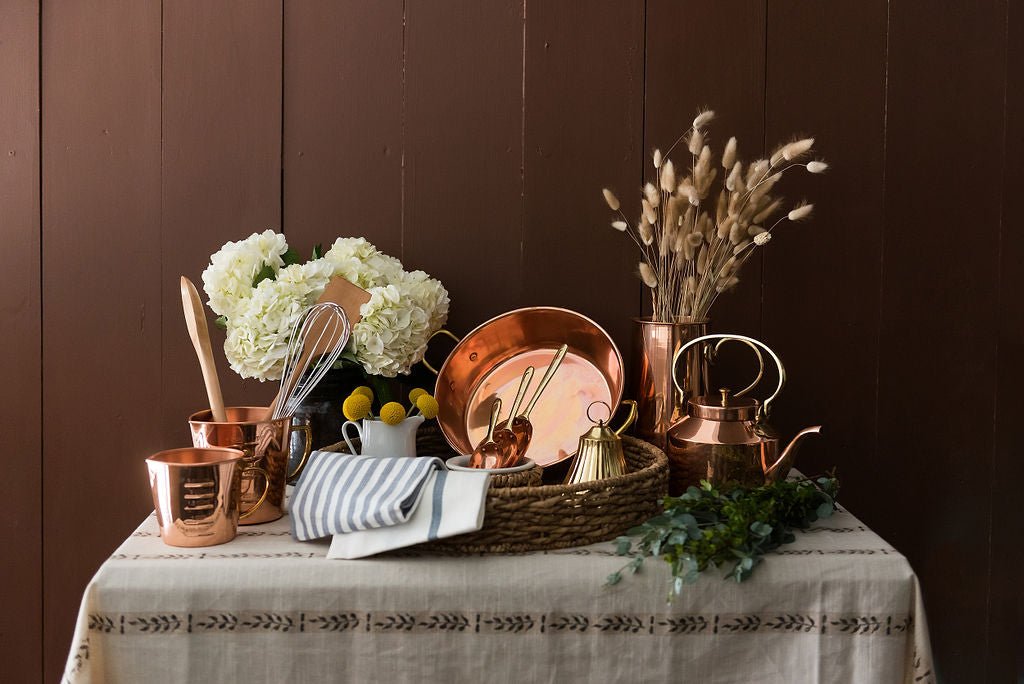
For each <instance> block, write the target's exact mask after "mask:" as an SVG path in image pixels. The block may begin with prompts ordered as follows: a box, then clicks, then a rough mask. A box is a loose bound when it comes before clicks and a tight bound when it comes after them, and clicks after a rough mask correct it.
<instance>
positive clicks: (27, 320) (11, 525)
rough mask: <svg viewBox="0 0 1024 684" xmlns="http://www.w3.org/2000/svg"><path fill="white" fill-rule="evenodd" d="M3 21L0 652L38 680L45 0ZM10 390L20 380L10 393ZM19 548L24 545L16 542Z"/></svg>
mask: <svg viewBox="0 0 1024 684" xmlns="http://www.w3.org/2000/svg"><path fill="white" fill-rule="evenodd" d="M3 17H4V18H3V21H0V93H3V96H0V207H2V209H0V212H2V215H3V220H2V221H0V230H2V231H3V236H4V244H5V245H6V248H7V250H8V252H9V254H8V258H7V259H6V260H5V262H6V263H5V268H4V270H3V276H0V320H2V321H3V327H4V329H5V330H7V331H16V333H15V334H11V332H8V333H7V334H5V336H4V338H5V339H4V353H3V354H2V355H0V377H3V378H4V379H5V381H6V383H7V384H8V391H6V392H4V393H3V395H2V398H0V416H2V417H0V429H2V433H3V434H4V435H6V439H5V450H6V451H7V453H9V454H10V455H11V457H10V458H8V459H7V463H6V466H5V478H7V479H8V481H9V482H11V483H15V484H14V485H13V486H9V487H7V488H6V494H5V497H4V499H5V514H4V516H3V518H2V520H0V546H2V547H3V548H4V549H6V551H5V552H4V554H3V557H2V558H0V586H2V589H0V600H2V602H3V606H4V610H3V612H2V614H0V653H2V654H3V669H4V676H5V678H7V679H9V681H16V682H35V681H40V680H41V676H42V673H41V672H40V664H41V663H42V570H43V567H42V520H41V519H40V517H39V496H40V494H41V492H42V486H43V485H42V450H41V448H40V443H39V437H40V434H41V432H40V431H41V423H40V419H41V416H40V412H41V407H40V398H41V390H42V388H41V380H42V367H41V361H40V345H41V340H40V335H41V331H40V313H39V307H40V304H41V302H40V293H39V289H40V278H39V270H40V257H39V231H40V227H39V2H38V0H15V1H13V2H7V3H4V10H3ZM10 388H14V390H13V391H12V390H11V389H10ZM15 549H17V552H14V550H15Z"/></svg>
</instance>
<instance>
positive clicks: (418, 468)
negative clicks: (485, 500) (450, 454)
mask: <svg viewBox="0 0 1024 684" xmlns="http://www.w3.org/2000/svg"><path fill="white" fill-rule="evenodd" d="M443 468H444V464H443V463H442V461H441V459H439V458H408V457H383V456H369V455H367V456H352V455H350V454H339V453H334V452H329V451H316V452H314V453H313V454H312V455H310V457H309V464H308V465H307V466H306V469H305V471H304V472H303V473H302V477H300V478H299V482H298V484H297V485H296V486H295V493H294V494H293V495H292V499H291V511H290V512H291V519H292V521H291V522H292V536H293V537H295V538H296V539H298V540H299V541H308V540H310V539H320V538H321V537H327V536H330V535H334V534H343V533H347V532H355V531H358V530H368V529H372V528H378V527H389V526H392V525H401V524H402V523H405V522H406V521H408V519H409V517H410V516H411V515H412V513H413V511H415V510H416V506H417V504H418V503H419V500H420V497H422V496H423V491H424V484H426V482H427V480H428V479H429V478H430V475H431V474H432V473H434V472H435V471H437V470H439V469H443Z"/></svg>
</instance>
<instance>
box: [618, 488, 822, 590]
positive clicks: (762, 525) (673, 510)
mask: <svg viewBox="0 0 1024 684" xmlns="http://www.w3.org/2000/svg"><path fill="white" fill-rule="evenodd" d="M838 491H839V480H837V479H836V478H835V476H834V475H831V474H830V475H829V476H828V477H820V478H818V479H817V480H816V481H811V480H808V479H802V480H786V481H782V482H774V483H771V484H766V485H764V486H761V487H756V488H753V489H743V488H740V487H737V488H734V489H730V490H725V491H720V490H719V489H716V488H715V487H712V486H711V485H710V484H709V483H708V482H706V481H702V482H701V485H700V487H690V488H689V489H687V490H686V493H685V494H683V495H682V496H678V497H665V500H664V507H665V510H664V512H662V513H660V514H659V515H656V516H654V517H653V518H651V519H650V520H648V521H647V522H645V523H644V524H642V525H640V526H639V527H635V528H633V529H632V530H630V531H629V532H628V533H627V536H624V537H619V538H618V539H617V540H616V543H617V545H618V549H617V551H618V554H619V555H620V556H632V560H630V562H629V563H628V564H627V565H625V566H624V567H623V568H621V569H620V570H617V571H616V572H613V573H612V574H611V575H608V578H607V583H608V584H609V585H611V584H618V583H619V582H620V581H621V580H622V576H623V573H624V572H625V571H627V570H628V571H630V572H632V573H636V572H638V571H639V570H640V569H641V567H643V563H644V560H645V559H646V558H647V557H648V556H661V557H662V558H663V559H664V560H665V561H666V562H667V563H668V564H669V565H670V566H671V569H672V578H673V580H672V587H671V590H670V591H669V596H668V600H669V601H671V600H672V599H673V598H675V597H676V596H677V595H679V594H680V593H681V592H682V590H683V585H684V584H692V583H694V582H696V581H697V577H698V576H699V575H700V573H701V572H703V571H704V570H706V569H707V568H708V567H712V568H715V567H718V566H719V565H723V564H726V565H727V564H729V563H731V564H732V566H731V568H730V569H729V572H728V573H726V575H725V579H734V580H736V581H737V582H742V581H743V580H745V579H747V578H748V577H750V575H751V573H752V572H753V570H754V567H755V566H756V565H757V564H758V563H760V562H761V560H762V558H763V556H764V554H766V553H767V552H769V551H771V550H773V549H776V548H778V547H779V546H781V545H783V544H788V543H790V542H792V541H793V540H794V539H795V538H796V537H795V536H794V534H793V530H794V529H800V530H804V529H807V528H808V527H809V526H810V524H811V523H813V522H814V521H815V520H818V519H819V518H827V517H828V516H830V515H832V512H833V511H834V510H835V497H836V493H837V492H838ZM634 537H639V539H634Z"/></svg>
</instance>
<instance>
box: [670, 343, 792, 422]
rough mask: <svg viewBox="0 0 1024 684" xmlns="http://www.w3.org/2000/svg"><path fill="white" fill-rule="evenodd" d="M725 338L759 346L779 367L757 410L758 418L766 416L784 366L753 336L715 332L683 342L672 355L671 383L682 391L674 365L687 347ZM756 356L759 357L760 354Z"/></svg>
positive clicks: (782, 378)
mask: <svg viewBox="0 0 1024 684" xmlns="http://www.w3.org/2000/svg"><path fill="white" fill-rule="evenodd" d="M727 339H729V340H737V341H739V342H745V343H746V344H747V345H748V346H751V347H754V348H755V349H756V348H757V347H760V348H761V349H763V350H764V351H766V352H768V356H770V357H771V359H772V361H774V362H775V366H776V367H777V368H778V369H779V384H778V386H776V388H775V391H774V392H772V394H771V396H770V397H768V398H767V399H765V400H764V403H763V404H761V406H760V407H759V408H758V410H757V415H758V418H766V417H767V416H768V413H769V412H770V410H771V403H772V402H773V401H775V397H777V396H779V392H781V391H782V386H783V385H785V384H786V368H785V367H784V366H783V365H782V360H781V359H779V357H778V355H777V354H776V353H775V352H773V351H772V350H771V348H770V347H768V345H766V344H765V343H764V342H761V341H760V340H755V339H754V338H753V337H747V336H746V335H734V334H715V335H703V336H701V337H698V338H697V339H694V340H690V341H689V342H687V343H686V344H684V345H683V346H682V347H680V348H679V351H677V352H676V354H675V356H673V357H672V384H674V385H675V386H676V389H677V390H679V392H680V393H682V392H683V388H682V387H680V386H679V378H678V377H677V374H676V366H677V365H678V364H679V358H680V357H681V356H683V354H685V353H686V350H687V349H689V348H690V347H693V346H695V345H697V344H700V343H701V342H710V341H711V340H723V341H724V340H727ZM755 345H756V346H755ZM716 349H717V346H716ZM758 356H759V357H760V354H759V355H758ZM763 370H764V368H763V364H762V372H763ZM760 376H761V374H760V373H759V374H758V380H760V379H761V378H760ZM755 384H756V383H755ZM749 389H750V388H749V387H748V388H747V389H744V390H743V391H744V392H747V391H748V390H749Z"/></svg>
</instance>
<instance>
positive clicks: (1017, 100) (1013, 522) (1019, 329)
mask: <svg viewBox="0 0 1024 684" xmlns="http://www.w3.org/2000/svg"><path fill="white" fill-rule="evenodd" d="M1006 50H1007V58H1006V66H1005V79H1006V81H1005V83H1004V85H1003V89H1004V93H1005V97H1006V114H1005V117H1006V118H1005V120H1004V130H1003V143H1002V144H1003V150H1002V160H1001V165H1002V168H1003V179H1002V193H1003V196H1002V203H1001V207H1000V208H1001V216H1000V222H999V224H1000V233H999V264H998V269H999V291H998V295H997V296H998V302H999V310H998V322H997V324H996V330H995V332H994V334H995V335H996V341H997V343H998V351H997V353H998V357H997V360H996V397H995V449H994V451H993V461H992V478H991V484H990V488H989V490H988V492H984V490H983V494H982V495H981V498H982V499H983V500H988V501H990V502H991V511H992V531H991V534H990V539H991V545H990V547H989V561H988V562H989V568H990V573H991V575H990V577H991V587H990V590H989V591H990V593H989V597H988V609H989V615H988V625H987V626H988V629H987V633H988V644H987V649H988V653H989V654H991V655H990V657H989V666H988V678H989V681H993V682H1012V681H1015V680H1016V681H1018V682H1019V681H1021V679H1024V624H1022V623H1024V594H1022V592H1021V587H1020V568H1022V567H1024V546H1022V545H1021V543H1020V540H1021V539H1024V515H1022V514H1021V495H1020V485H1021V483H1022V482H1024V458H1021V455H1022V452H1024V449H1022V447H1021V443H1020V424H1021V416H1024V392H1022V391H1021V380H1022V379H1024V297H1022V295H1024V220H1022V219H1021V214H1020V211H1019V204H1018V198H1019V197H1020V188H1021V187H1022V186H1024V167H1022V166H1021V164H1020V160H1021V159H1024V6H1021V4H1020V3H1014V2H1008V3H1007V30H1006ZM990 68H998V67H996V66H995V65H993V66H991V67H990ZM1014 656H1015V657H1014Z"/></svg>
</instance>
